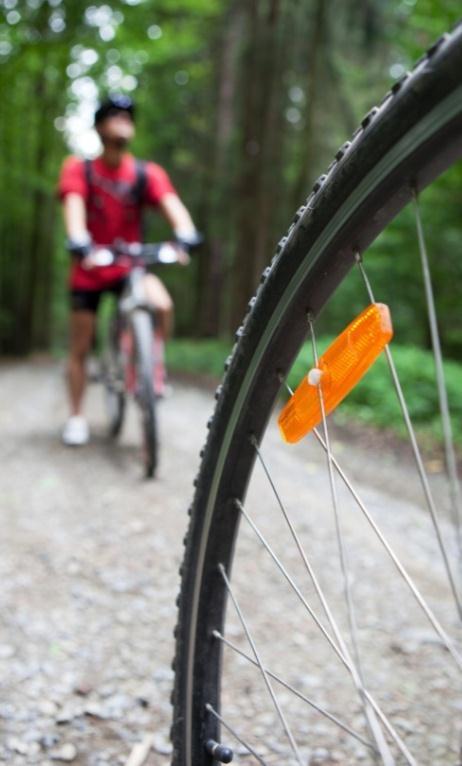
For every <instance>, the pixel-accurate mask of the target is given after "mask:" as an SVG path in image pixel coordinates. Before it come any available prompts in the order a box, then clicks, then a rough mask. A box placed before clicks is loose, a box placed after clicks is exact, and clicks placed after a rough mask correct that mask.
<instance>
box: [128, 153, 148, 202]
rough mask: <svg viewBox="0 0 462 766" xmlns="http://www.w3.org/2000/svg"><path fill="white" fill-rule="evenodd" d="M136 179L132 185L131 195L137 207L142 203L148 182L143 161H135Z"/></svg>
mask: <svg viewBox="0 0 462 766" xmlns="http://www.w3.org/2000/svg"><path fill="white" fill-rule="evenodd" d="M135 170H136V177H135V183H134V184H133V189H132V194H133V198H134V200H135V201H136V203H137V204H138V205H140V206H141V205H142V204H143V202H144V195H145V192H146V186H147V181H148V176H147V171H146V163H145V162H143V160H135Z"/></svg>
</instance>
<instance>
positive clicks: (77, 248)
mask: <svg viewBox="0 0 462 766" xmlns="http://www.w3.org/2000/svg"><path fill="white" fill-rule="evenodd" d="M66 247H67V249H68V251H69V253H70V254H71V256H72V257H73V258H77V259H78V260H79V261H82V260H83V259H84V258H86V257H87V255H89V254H90V251H91V238H90V237H86V238H83V237H82V238H81V239H71V238H69V239H67V240H66Z"/></svg>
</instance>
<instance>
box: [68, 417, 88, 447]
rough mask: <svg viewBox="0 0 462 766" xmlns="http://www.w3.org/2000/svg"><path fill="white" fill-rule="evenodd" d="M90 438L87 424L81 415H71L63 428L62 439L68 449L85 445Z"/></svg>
mask: <svg viewBox="0 0 462 766" xmlns="http://www.w3.org/2000/svg"><path fill="white" fill-rule="evenodd" d="M89 438H90V429H89V428H88V423H87V421H86V420H85V418H84V417H82V415H72V417H70V418H69V420H68V421H67V423H66V425H65V426H64V428H63V433H62V439H63V442H64V444H67V445H68V446H69V447H80V446H82V445H83V444H87V442H88V440H89Z"/></svg>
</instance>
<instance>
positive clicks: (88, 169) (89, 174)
mask: <svg viewBox="0 0 462 766" xmlns="http://www.w3.org/2000/svg"><path fill="white" fill-rule="evenodd" d="M83 172H84V175H85V183H86V184H87V192H88V197H87V201H88V202H90V200H91V197H92V192H93V165H92V162H91V160H89V159H84V161H83Z"/></svg>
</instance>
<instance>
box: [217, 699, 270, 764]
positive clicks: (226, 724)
mask: <svg viewBox="0 0 462 766" xmlns="http://www.w3.org/2000/svg"><path fill="white" fill-rule="evenodd" d="M205 709H206V710H207V712H208V713H211V714H212V715H213V716H214V717H215V718H216V719H217V721H219V722H220V723H221V725H222V726H224V728H225V729H226V730H227V731H229V733H230V734H232V735H233V737H234V738H235V739H237V741H238V742H240V743H241V745H243V746H244V747H245V748H246V750H248V751H249V753H251V755H253V757H254V758H256V759H257V761H258V763H261V764H262V766H267V763H266V761H264V760H263V758H261V757H260V756H259V755H258V753H256V752H255V750H254V749H253V748H252V747H251V746H250V745H249V744H248V743H247V742H246V741H245V740H244V739H242V737H240V736H239V734H238V733H237V731H236V730H235V729H234V728H233V727H232V726H230V725H229V723H227V722H226V721H225V720H224V718H223V717H222V716H221V715H220V714H219V713H217V711H216V710H215V709H214V708H213V707H212V705H210V703H208V704H207V705H206V706H205Z"/></svg>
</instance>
